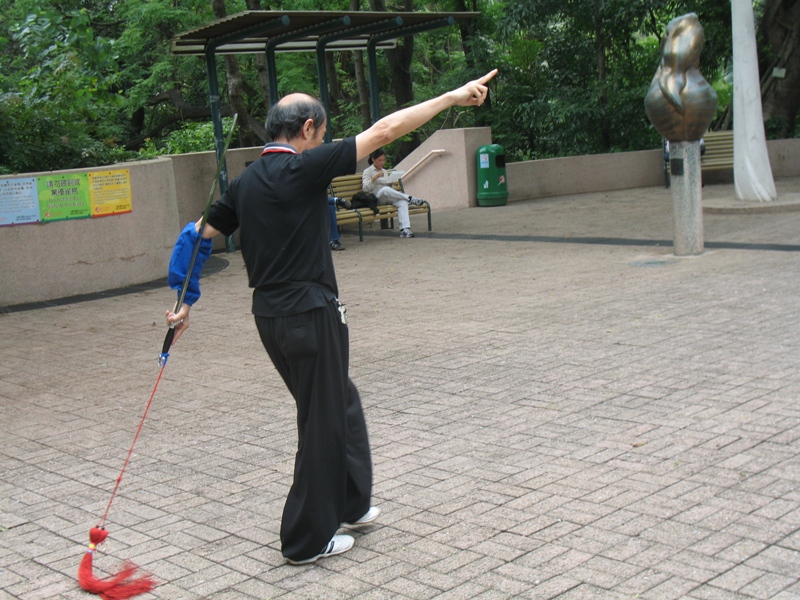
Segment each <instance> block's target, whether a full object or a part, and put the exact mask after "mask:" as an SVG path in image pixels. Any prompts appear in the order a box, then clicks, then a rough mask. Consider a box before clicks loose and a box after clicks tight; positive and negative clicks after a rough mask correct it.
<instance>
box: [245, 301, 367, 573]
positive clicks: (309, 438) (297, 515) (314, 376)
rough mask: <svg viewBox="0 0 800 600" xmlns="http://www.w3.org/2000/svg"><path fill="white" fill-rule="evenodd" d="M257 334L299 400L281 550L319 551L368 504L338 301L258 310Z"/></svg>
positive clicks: (290, 554) (294, 553) (363, 432)
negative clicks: (280, 311) (294, 311)
mask: <svg viewBox="0 0 800 600" xmlns="http://www.w3.org/2000/svg"><path fill="white" fill-rule="evenodd" d="M256 326H257V327H258V332H259V335H260V336H261V341H262V342H263V344H264V348H266V350H267V353H268V354H269V356H270V358H271V359H272V362H273V364H274V365H275V368H276V369H277V370H278V372H279V373H280V375H281V377H283V380H284V381H285V382H286V386H287V387H288V388H289V391H290V392H291V393H292V396H294V399H295V403H296V405H297V431H298V445H297V456H296V457H295V465H294V481H293V483H292V487H291V489H290V490H289V495H288V497H287V498H286V504H285V506H284V508H283V520H282V521H281V545H282V551H283V555H284V556H285V557H286V558H289V559H292V560H304V559H306V558H311V557H312V556H315V555H317V554H319V552H320V551H321V550H322V549H323V547H324V546H325V544H327V543H328V542H329V541H330V539H331V537H333V535H334V534H335V533H336V530H337V529H338V528H339V527H340V525H341V523H343V522H352V521H356V520H357V519H359V518H361V517H362V516H364V514H365V513H366V512H367V511H368V510H369V505H370V496H371V495H372V460H371V457H370V450H369V439H368V437H367V426H366V422H365V421H364V413H363V411H362V409H361V399H360V398H359V395H358V390H356V387H355V385H353V382H352V381H350V378H349V377H348V375H347V373H348V368H349V361H350V355H349V352H350V339H349V332H348V329H347V325H345V324H343V323H342V322H341V318H340V314H339V311H338V304H337V303H336V302H335V301H332V302H330V303H328V305H327V306H326V307H324V308H317V309H314V310H311V311H308V312H305V313H302V314H299V315H292V316H289V317H256Z"/></svg>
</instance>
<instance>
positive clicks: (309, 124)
mask: <svg viewBox="0 0 800 600" xmlns="http://www.w3.org/2000/svg"><path fill="white" fill-rule="evenodd" d="M316 131H317V128H316V127H315V126H314V119H307V120H306V122H305V123H303V138H305V139H307V140H310V139H312V138H313V137H314V133H316Z"/></svg>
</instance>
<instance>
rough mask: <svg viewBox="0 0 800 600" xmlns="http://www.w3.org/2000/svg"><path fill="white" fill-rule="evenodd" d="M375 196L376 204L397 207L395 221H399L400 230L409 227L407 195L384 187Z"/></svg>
mask: <svg viewBox="0 0 800 600" xmlns="http://www.w3.org/2000/svg"><path fill="white" fill-rule="evenodd" d="M375 196H376V197H377V198H378V204H384V205H385V204H394V205H395V206H396V207H397V220H398V221H400V229H408V228H410V227H411V220H410V219H409V218H408V195H407V194H404V193H403V192H398V191H397V190H396V189H394V188H391V187H388V186H384V187H382V188H381V189H379V190H378V191H377V192H376V193H375Z"/></svg>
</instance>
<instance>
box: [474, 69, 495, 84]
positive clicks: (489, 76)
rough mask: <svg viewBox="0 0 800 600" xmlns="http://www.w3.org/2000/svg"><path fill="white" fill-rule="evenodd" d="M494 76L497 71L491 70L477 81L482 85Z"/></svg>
mask: <svg viewBox="0 0 800 600" xmlns="http://www.w3.org/2000/svg"><path fill="white" fill-rule="evenodd" d="M495 75H497V69H492V70H491V71H489V72H488V73H487V74H486V75H484V76H483V77H481V78H480V79H478V83H480V84H484V83H486V82H487V81H489V80H490V79H491V78H492V77H494V76H495Z"/></svg>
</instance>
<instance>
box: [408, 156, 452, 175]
mask: <svg viewBox="0 0 800 600" xmlns="http://www.w3.org/2000/svg"><path fill="white" fill-rule="evenodd" d="M445 152H447V150H444V149H439V150H431V151H430V152H428V153H427V154H426V155H425V156H423V157H422V158H421V159H420V160H418V161H417V163H416V164H415V165H414V166H413V167H411V168H410V169H408V170H407V171H405V172H404V173H403V179H404V180H407V179H408V178H409V177H410V176H411V174H412V173H413V172H414V170H415V169H416V168H417V167H419V166H420V165H422V163H424V162H425V161H426V160H428V159H429V158H431V157H433V156H441V155H442V154H444V153H445Z"/></svg>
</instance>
